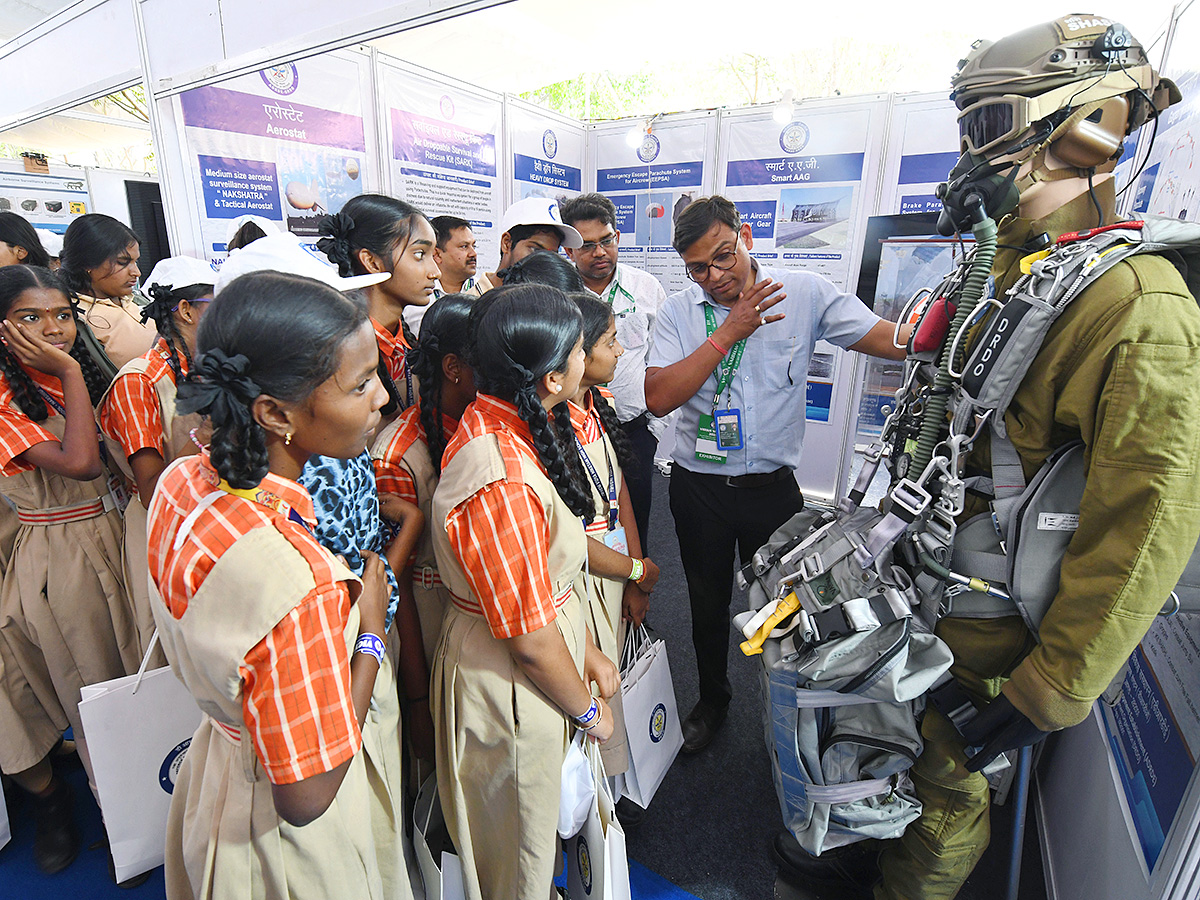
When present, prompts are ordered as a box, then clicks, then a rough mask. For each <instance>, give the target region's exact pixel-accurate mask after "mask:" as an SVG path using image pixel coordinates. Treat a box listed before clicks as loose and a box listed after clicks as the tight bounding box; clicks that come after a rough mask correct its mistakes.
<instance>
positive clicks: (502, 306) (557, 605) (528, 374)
mask: <svg viewBox="0 0 1200 900" xmlns="http://www.w3.org/2000/svg"><path fill="white" fill-rule="evenodd" d="M0 215H5V216H6V215H11V214H0ZM13 218H15V219H19V217H16V216H13ZM22 221H23V220H22ZM321 229H322V235H323V237H322V239H321V241H320V242H319V244H318V248H319V250H320V251H321V252H323V253H324V254H325V256H326V257H327V258H328V260H329V263H328V264H327V263H325V262H324V261H323V260H319V259H317V258H315V255H314V254H313V253H312V252H311V251H309V250H307V249H306V248H304V247H303V246H302V245H301V244H300V242H299V241H298V239H296V238H295V237H294V236H292V235H289V234H286V233H274V234H272V233H268V231H270V230H271V228H270V226H269V225H268V226H267V227H266V228H264V227H262V223H258V222H255V221H250V222H247V223H245V224H243V225H242V226H241V227H240V228H239V229H238V233H237V234H236V235H234V236H231V241H230V243H231V246H233V247H234V249H233V250H232V251H231V252H230V255H229V257H228V258H227V260H226V261H225V262H224V264H223V265H222V266H221V268H220V270H219V273H218V272H214V270H213V269H212V268H211V267H210V266H209V265H208V264H207V263H205V262H203V261H200V260H195V259H189V258H186V257H174V258H170V259H167V260H163V261H162V262H160V263H158V265H157V266H156V267H155V269H154V271H153V272H152V273H151V274H150V276H149V277H148V278H146V279H145V280H144V284H143V287H142V293H141V294H135V289H136V288H137V287H138V284H139V280H140V279H141V272H140V271H139V268H138V258H139V242H138V238H137V237H136V235H134V234H133V232H132V231H130V230H129V229H128V228H127V227H126V226H124V225H123V224H121V223H120V222H118V221H116V220H115V219H112V218H110V217H107V216H103V215H86V216H82V217H80V218H78V219H75V220H74V221H73V222H72V223H71V225H70V226H69V228H68V229H67V232H66V234H65V236H64V242H63V247H62V251H61V268H60V269H59V270H58V271H57V272H52V271H51V270H50V269H49V268H48V267H47V263H49V259H48V256H47V254H46V253H45V251H44V249H43V248H42V247H41V245H40V242H39V241H38V238H37V235H36V233H34V232H33V231H32V229H29V230H28V231H26V230H25V229H24V228H20V227H19V226H17V225H15V223H10V222H8V221H0V264H3V268H0V476H2V478H0V494H3V495H4V497H5V498H6V499H7V501H8V502H7V503H3V504H0V554H2V556H3V561H4V577H3V584H2V588H0V735H2V736H3V737H2V738H0V770H3V772H4V774H5V775H6V776H8V777H9V778H10V779H11V781H12V783H13V784H15V785H16V786H17V787H18V788H20V789H21V790H22V791H23V792H24V793H25V794H27V795H28V797H29V800H30V802H29V803H28V804H27V805H26V808H27V809H30V810H32V812H33V815H34V817H35V818H36V821H37V834H36V843H35V856H36V860H37V863H38V865H39V866H40V867H41V868H42V869H43V870H44V871H46V872H56V871H60V870H62V869H64V868H66V867H67V866H68V865H70V863H71V862H72V860H73V859H74V857H75V855H76V854H77V853H78V850H79V840H80V839H79V833H78V831H77V829H76V826H75V823H74V813H73V802H74V801H73V798H72V797H71V792H70V789H69V787H68V786H67V784H66V782H65V781H64V780H63V779H62V778H61V777H59V776H57V775H56V774H55V765H56V760H57V759H58V757H59V756H61V755H63V754H67V753H70V752H72V747H71V746H70V745H69V744H67V745H64V743H63V741H62V737H63V734H64V732H65V731H66V729H67V727H68V726H70V728H71V729H72V734H73V737H74V750H75V751H76V752H78V755H79V758H80V760H81V761H82V763H83V766H84V768H85V769H86V771H87V774H88V777H89V784H90V785H91V787H92V789H93V791H95V780H94V777H93V772H92V767H91V761H90V759H89V756H88V753H87V735H86V733H85V731H84V729H83V727H82V723H81V722H80V719H79V713H78V705H79V698H80V689H81V688H82V687H83V686H84V685H88V684H94V683H98V682H102V681H106V680H109V679H112V678H116V677H119V676H122V675H126V674H130V673H133V672H135V671H136V670H137V669H138V666H139V665H140V664H141V662H142V660H143V658H144V656H145V655H146V654H148V653H149V654H151V655H152V657H153V659H152V663H154V664H159V665H161V664H163V662H164V656H160V655H159V654H164V655H165V662H167V663H169V664H170V665H171V667H172V668H173V670H174V671H175V673H176V675H178V676H179V678H180V679H181V680H182V682H183V683H184V685H185V686H186V687H187V689H188V690H189V691H190V693H191V694H192V695H193V696H194V697H195V699H196V701H197V703H198V705H199V707H200V709H201V710H202V712H203V713H204V716H203V720H202V724H201V725H200V727H199V729H198V730H197V732H196V734H195V736H194V738H193V740H192V743H191V746H190V748H189V750H188V752H187V755H186V757H185V760H184V763H183V767H182V769H181V771H180V773H179V776H178V779H177V782H176V786H175V789H174V796H173V800H172V806H171V814H170V819H169V822H168V829H167V835H166V882H167V893H168V897H170V898H172V900H175V898H191V897H211V896H231V897H233V896H245V897H251V896H266V897H320V898H325V897H329V896H335V895H336V896H347V897H363V898H367V897H369V898H376V897H378V898H384V897H387V898H392V897H396V898H405V897H409V896H411V895H412V893H413V886H412V884H411V883H410V875H409V869H408V867H407V866H406V863H405V842H406V841H409V840H411V836H410V835H409V834H408V829H406V827H405V823H406V821H411V816H410V815H409V814H408V811H409V810H410V809H411V803H412V800H413V798H414V797H415V794H416V791H417V788H418V787H419V785H420V783H421V782H422V781H423V780H425V779H427V778H432V777H436V783H437V787H438V792H439V794H440V798H441V804H442V810H443V813H444V817H445V821H446V825H447V828H448V831H449V837H450V840H451V841H452V842H453V845H454V847H455V848H456V850H457V852H458V854H459V857H460V859H461V861H462V867H463V871H464V881H465V889H466V895H467V896H468V897H471V898H546V897H550V896H553V893H554V888H553V878H554V871H555V868H556V865H557V863H558V858H559V857H558V855H557V853H556V838H555V831H556V822H557V815H558V793H559V780H560V770H561V767H562V760H563V757H564V754H565V751H566V748H567V745H568V742H569V740H570V738H571V736H572V734H573V733H574V732H575V731H576V730H577V729H582V730H583V731H585V732H586V733H587V734H588V735H589V736H590V737H591V738H593V739H595V740H597V741H599V742H601V743H602V744H603V747H604V750H603V756H604V760H605V765H606V768H607V771H608V773H609V774H610V775H612V776H616V775H619V773H621V772H622V771H624V768H625V766H626V749H625V746H624V734H623V729H622V726H621V717H620V709H619V702H618V701H619V687H620V677H619V673H618V670H617V665H616V663H617V661H618V660H619V657H620V648H621V646H622V642H623V640H624V634H625V629H626V627H627V624H628V623H629V622H641V620H642V618H643V617H644V616H645V614H646V609H647V604H648V595H649V593H650V592H651V591H652V590H653V587H654V583H655V581H656V580H657V576H658V569H657V567H656V566H655V565H654V563H653V562H652V561H650V560H649V559H645V558H643V554H642V543H641V538H640V536H639V533H638V527H637V524H636V522H635V519H634V516H633V512H632V508H631V504H630V499H629V492H628V489H627V488H626V486H625V483H624V478H623V475H622V468H623V467H625V466H628V465H629V464H630V460H631V456H630V449H629V446H628V444H627V442H626V441H625V440H624V437H623V435H622V432H621V429H620V427H619V424H620V423H619V422H618V420H617V417H616V412H615V410H614V408H613V405H612V397H611V395H610V394H608V393H607V391H606V390H605V389H604V388H603V387H602V385H604V384H606V383H607V382H609V381H610V380H611V379H612V378H613V374H614V371H615V369H616V366H617V361H618V359H619V358H620V357H621V355H622V352H623V349H622V347H621V345H620V343H619V342H618V341H617V338H616V320H615V319H614V316H613V311H612V308H611V307H610V306H609V305H608V304H607V303H605V302H602V301H601V300H598V299H596V298H595V297H594V296H593V295H590V294H587V293H586V292H583V291H582V287H583V283H582V281H581V280H580V279H579V276H578V275H577V274H576V272H575V268H574V266H572V265H571V264H570V263H567V262H566V261H565V260H562V259H561V257H558V256H557V255H556V254H551V253H545V252H538V253H533V254H531V255H530V256H528V257H527V258H525V259H522V260H514V261H513V262H512V264H511V265H508V266H505V267H504V273H503V275H502V276H501V277H503V279H504V284H503V285H502V286H499V287H494V288H492V289H490V290H487V291H486V292H485V293H482V295H480V292H479V291H478V290H472V291H470V292H469V293H457V294H446V295H444V296H438V297H437V302H436V303H435V304H433V306H432V307H430V309H429V311H428V313H427V314H426V315H424V317H423V320H422V321H421V330H420V339H419V340H417V339H416V338H415V337H414V336H413V335H412V333H411V332H410V331H409V329H408V328H407V326H406V325H405V321H404V320H405V313H406V311H408V310H412V309H414V308H420V307H424V306H427V305H428V304H429V303H430V301H431V300H432V299H434V297H435V295H438V294H440V291H439V290H438V286H439V282H438V279H439V274H440V272H439V268H438V265H437V263H436V262H435V259H434V252H433V251H434V248H435V244H436V235H435V229H434V227H433V225H432V224H431V222H430V221H429V220H428V219H427V218H426V217H425V216H424V215H423V214H422V213H421V212H420V211H418V210H417V209H415V208H413V207H412V206H410V205H408V204H406V203H404V202H402V201H399V200H396V199H393V198H390V197H385V196H381V195H363V196H359V197H356V198H354V199H353V200H351V201H350V202H349V203H347V204H346V206H345V207H344V208H343V210H342V211H341V212H339V213H337V214H336V215H333V216H330V217H328V218H327V219H326V220H325V221H324V222H323V224H322V226H321ZM571 276H574V278H573V279H572V278H571ZM494 280H498V279H494ZM156 631H157V637H158V642H159V643H160V644H161V650H158V649H154V648H153V644H154V642H153V641H152V636H153V635H154V634H155V632H156ZM610 704H611V705H610ZM402 723H403V724H402ZM126 884H129V883H128V882H126Z"/></svg>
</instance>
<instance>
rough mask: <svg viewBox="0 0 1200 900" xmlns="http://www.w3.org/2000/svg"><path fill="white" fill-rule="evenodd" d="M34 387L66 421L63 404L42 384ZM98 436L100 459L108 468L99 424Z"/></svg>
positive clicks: (106, 453) (106, 450)
mask: <svg viewBox="0 0 1200 900" xmlns="http://www.w3.org/2000/svg"><path fill="white" fill-rule="evenodd" d="M33 386H34V387H35V388H37V390H38V393H39V394H41V395H42V399H43V400H45V401H46V402H47V403H49V404H50V407H51V409H53V410H54V411H55V412H56V413H58V414H59V415H60V416H62V417H63V419H64V420H65V419H66V418H67V411H66V409H64V408H63V405H62V404H61V403H59V402H58V401H57V400H55V399H54V395H53V394H51V393H50V392H48V391H47V390H46V389H45V388H44V387H42V386H41V385H40V384H37V383H36V382H35V383H34V385H33ZM96 435H97V437H98V438H99V439H100V459H101V460H102V461H103V462H104V464H105V465H106V466H107V465H108V448H106V447H105V446H104V432H102V431H101V430H100V425H99V423H97V424H96Z"/></svg>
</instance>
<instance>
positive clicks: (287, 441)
mask: <svg viewBox="0 0 1200 900" xmlns="http://www.w3.org/2000/svg"><path fill="white" fill-rule="evenodd" d="M283 442H284V444H286V445H287V446H289V447H290V446H291V443H292V433H291V432H290V431H289V432H288V433H287V434H285V435H284V436H283Z"/></svg>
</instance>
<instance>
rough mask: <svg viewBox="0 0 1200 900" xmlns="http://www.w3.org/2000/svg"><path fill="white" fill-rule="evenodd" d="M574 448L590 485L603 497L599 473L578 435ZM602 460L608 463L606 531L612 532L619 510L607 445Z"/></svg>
mask: <svg viewBox="0 0 1200 900" xmlns="http://www.w3.org/2000/svg"><path fill="white" fill-rule="evenodd" d="M601 440H603V438H601ZM575 446H576V447H577V448H578V449H579V458H580V459H581V460H583V465H584V467H585V468H586V469H587V471H588V475H590V476H591V479H592V484H594V485H595V486H596V490H598V491H599V492H600V496H601V497H603V496H604V482H603V481H601V480H600V473H599V472H597V471H596V466H595V465H594V464H593V463H592V458H591V457H590V456H588V453H587V451H586V450H584V449H583V443H582V442H581V441H580V440H579V435H575ZM604 460H605V462H607V463H608V530H609V531H612V530H613V529H615V528H616V527H617V515H618V513H619V512H620V510H619V509H618V508H617V473H616V469H615V468H614V467H613V464H612V458H611V457H609V455H608V444H605V445H604ZM587 524H588V522H587V521H586V520H584V525H587Z"/></svg>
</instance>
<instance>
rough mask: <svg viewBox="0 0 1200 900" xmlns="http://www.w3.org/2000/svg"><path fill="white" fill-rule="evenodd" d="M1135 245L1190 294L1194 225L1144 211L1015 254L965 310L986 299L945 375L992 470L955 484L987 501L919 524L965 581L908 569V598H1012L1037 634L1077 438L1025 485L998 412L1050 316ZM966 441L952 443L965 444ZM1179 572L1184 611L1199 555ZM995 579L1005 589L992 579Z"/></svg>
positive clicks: (1052, 585)
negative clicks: (1173, 272) (913, 594)
mask: <svg viewBox="0 0 1200 900" xmlns="http://www.w3.org/2000/svg"><path fill="white" fill-rule="evenodd" d="M1142 253H1158V254H1162V255H1164V256H1166V257H1167V258H1168V259H1170V260H1171V261H1172V262H1173V263H1174V264H1175V265H1176V266H1177V267H1178V268H1179V269H1180V271H1181V274H1182V275H1183V277H1184V279H1185V281H1187V283H1188V287H1189V290H1191V291H1192V293H1193V295H1194V296H1195V295H1197V293H1198V292H1200V225H1197V224H1193V223H1188V222H1179V221H1176V220H1173V219H1167V218H1162V217H1156V216H1151V217H1147V218H1146V219H1145V220H1143V221H1133V222H1121V223H1117V224H1115V225H1109V226H1105V227H1103V228H1096V229H1092V230H1090V231H1086V232H1082V233H1072V234H1066V235H1063V236H1062V237H1060V238H1059V239H1058V241H1057V242H1056V244H1055V246H1054V247H1053V248H1051V249H1049V250H1045V251H1042V252H1040V253H1037V254H1034V255H1033V256H1031V257H1026V258H1025V259H1024V260H1022V262H1021V266H1022V272H1024V273H1025V274H1023V275H1022V277H1021V278H1020V279H1019V280H1018V281H1017V282H1016V284H1014V285H1013V287H1012V288H1011V289H1010V290H1009V292H1008V296H1007V299H1006V300H1005V302H1004V303H1003V304H1001V303H1000V302H999V301H998V300H995V299H987V300H984V301H983V302H982V303H981V304H980V305H979V307H978V308H977V310H976V311H975V313H974V314H973V315H972V317H971V319H972V320H974V319H976V318H977V317H978V315H979V314H980V313H982V312H984V311H985V308H986V307H995V312H994V313H993V314H992V316H991V318H990V320H989V321H988V322H987V323H986V324H985V325H984V329H983V333H982V335H981V336H980V338H979V340H978V341H977V342H976V343H975V345H974V349H973V351H972V353H971V355H970V357H969V359H968V360H967V362H966V364H965V365H964V366H963V369H962V371H961V372H956V373H954V374H955V376H956V377H957V378H958V379H959V385H958V389H957V391H956V394H955V399H954V406H953V417H952V420H953V421H956V422H959V423H985V424H986V427H987V429H988V432H989V438H990V443H991V459H992V472H991V477H990V478H976V479H969V480H968V483H967V484H966V485H965V486H967V487H970V488H971V489H972V490H974V491H976V492H980V493H984V494H989V495H991V496H992V498H993V499H992V502H991V513H990V515H989V514H985V515H983V516H979V517H976V518H974V519H972V520H970V521H968V522H966V523H964V524H963V525H962V526H961V527H956V526H955V524H954V523H953V522H949V523H947V522H938V523H936V524H937V526H938V527H935V528H932V529H931V528H929V527H925V528H924V529H923V530H922V533H921V534H919V535H918V537H917V540H918V541H919V542H920V543H921V544H923V545H924V546H925V548H926V549H928V550H931V551H932V550H933V549H934V548H935V547H936V548H938V549H941V550H943V551H948V552H949V553H950V554H951V555H950V563H949V565H948V567H947V568H948V569H950V570H951V573H950V574H951V575H952V576H953V575H954V574H955V573H967V577H966V578H963V577H962V576H958V577H953V578H951V579H950V580H951V582H952V586H951V587H950V588H949V590H945V593H944V594H943V593H942V591H943V590H944V588H945V581H944V580H943V579H940V578H937V579H934V578H933V577H931V576H930V573H929V572H928V571H926V572H924V573H922V574H920V575H918V576H917V578H916V582H917V589H918V590H917V592H918V594H919V595H921V597H922V600H925V599H926V598H927V597H929V596H930V595H931V594H932V595H937V596H940V604H939V605H940V612H941V614H942V615H955V616H967V617H975V618H980V617H982V618H990V617H995V616H1002V615H1011V614H1012V613H1013V611H1014V610H1013V606H1014V604H1015V605H1016V607H1017V611H1019V612H1020V614H1021V615H1022V617H1023V618H1024V619H1025V621H1026V623H1027V624H1028V625H1029V627H1030V628H1031V629H1032V630H1033V631H1034V632H1035V633H1036V631H1037V628H1038V625H1039V624H1040V623H1041V619H1042V616H1043V615H1044V614H1045V611H1046V609H1047V608H1048V607H1049V605H1050V603H1051V601H1052V600H1053V599H1054V596H1055V594H1056V593H1057V590H1058V581H1059V568H1060V565H1061V562H1062V557H1063V555H1064V553H1065V551H1066V548H1067V544H1068V543H1069V542H1070V539H1071V536H1072V535H1073V533H1074V531H1075V529H1076V528H1077V527H1078V516H1079V505H1080V500H1081V499H1082V496H1083V490H1084V468H1083V444H1082V443H1080V442H1075V443H1072V444H1068V445H1066V446H1064V447H1061V448H1059V449H1058V450H1057V451H1056V452H1055V453H1054V454H1053V455H1051V457H1050V458H1049V459H1047V460H1046V462H1045V463H1044V464H1043V466H1042V468H1041V469H1040V470H1039V471H1038V473H1037V474H1036V475H1035V476H1034V478H1033V479H1032V480H1031V481H1030V483H1029V484H1026V482H1025V476H1024V471H1023V469H1022V466H1021V460H1020V458H1019V456H1018V454H1017V451H1016V448H1015V447H1014V446H1013V444H1012V441H1011V440H1009V438H1008V436H1007V433H1006V428H1005V423H1004V414H1005V412H1006V411H1007V409H1008V406H1009V404H1010V403H1011V402H1012V398H1013V396H1014V394H1015V393H1016V391H1017V389H1018V388H1019V387H1020V384H1021V382H1022V380H1023V379H1024V377H1025V374H1026V372H1027V371H1028V369H1029V367H1030V366H1031V365H1032V363H1033V360H1034V358H1035V357H1036V356H1037V353H1038V351H1039V350H1040V349H1041V346H1042V343H1043V342H1044V340H1045V338H1046V335H1047V333H1048V332H1049V330H1050V328H1051V327H1052V326H1053V325H1054V323H1055V321H1057V319H1058V317H1059V316H1061V315H1062V313H1063V312H1064V311H1065V310H1066V309H1067V307H1068V306H1069V305H1070V304H1071V302H1072V301H1074V300H1075V298H1077V297H1078V296H1079V295H1080V294H1082V293H1083V291H1084V290H1086V289H1087V288H1088V287H1089V286H1090V285H1092V284H1093V283H1095V281H1096V280H1097V279H1099V278H1100V277H1102V276H1103V275H1104V273H1105V272H1107V271H1108V270H1109V269H1111V268H1112V267H1113V266H1115V265H1117V264H1118V263H1120V262H1122V261H1123V260H1126V259H1128V258H1130V257H1132V256H1135V255H1137V254H1142ZM963 331H964V332H965V331H966V329H963ZM960 337H961V336H956V337H955V340H956V341H957V340H959V339H960ZM975 429H976V431H978V427H977V426H976V427H975ZM952 431H953V429H952ZM951 440H952V441H953V438H952V439H951ZM970 443H971V441H967V442H965V445H964V446H963V447H962V448H955V449H962V450H963V451H965V449H967V448H968V447H969V446H970ZM932 523H933V520H932V519H927V520H926V521H925V524H926V526H928V525H929V524H932ZM1198 549H1200V548H1198ZM1188 572H1190V573H1192V576H1193V577H1192V578H1191V579H1190V581H1191V583H1190V584H1189V583H1188V582H1189V578H1188V573H1185V577H1184V582H1183V583H1181V585H1180V587H1179V588H1178V589H1177V594H1178V595H1177V596H1176V597H1175V598H1173V599H1174V601H1175V610H1177V609H1178V608H1179V604H1180V598H1181V597H1182V598H1183V605H1184V608H1190V607H1192V606H1193V605H1194V603H1195V601H1197V600H1200V578H1198V577H1195V576H1197V575H1200V553H1198V554H1197V555H1194V556H1193V561H1192V563H1190V564H1189V566H1188ZM934 580H937V581H940V582H941V584H940V586H935V585H934V584H933V583H932V582H933V581H934ZM998 584H1003V585H1005V586H1006V587H1007V590H1000V589H997V588H995V587H993V585H998ZM981 587H982V588H984V589H982V590H981V589H980V588H981ZM932 605H933V604H926V606H927V607H928V606H932ZM1175 610H1172V611H1175Z"/></svg>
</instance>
